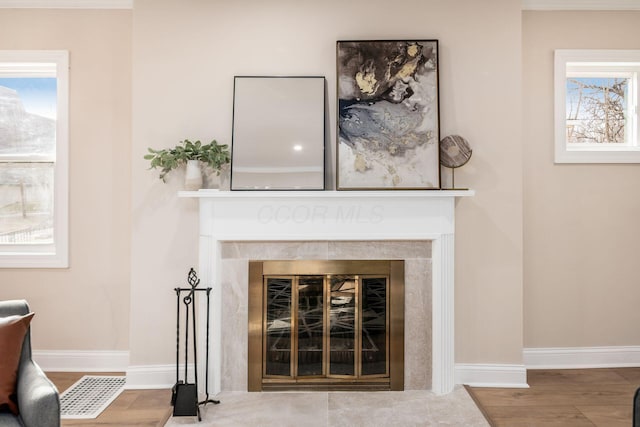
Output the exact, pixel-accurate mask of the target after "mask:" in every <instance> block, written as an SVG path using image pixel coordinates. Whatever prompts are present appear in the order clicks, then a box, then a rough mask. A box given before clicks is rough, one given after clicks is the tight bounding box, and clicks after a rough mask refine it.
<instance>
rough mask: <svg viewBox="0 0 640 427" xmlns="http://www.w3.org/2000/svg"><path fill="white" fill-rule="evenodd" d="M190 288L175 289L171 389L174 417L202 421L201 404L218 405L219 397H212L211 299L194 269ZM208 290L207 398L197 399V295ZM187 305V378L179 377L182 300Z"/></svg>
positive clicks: (185, 358)
mask: <svg viewBox="0 0 640 427" xmlns="http://www.w3.org/2000/svg"><path fill="white" fill-rule="evenodd" d="M187 283H188V284H189V287H188V288H175V289H174V290H175V292H176V383H175V385H174V386H173V388H172V390H171V406H173V416H174V417H182V416H197V417H198V421H202V417H201V415H200V406H201V405H206V404H207V403H213V404H216V405H217V404H218V403H220V401H219V400H214V399H209V302H210V295H211V288H210V287H209V288H198V285H199V284H200V279H199V278H198V275H197V274H196V272H195V270H194V269H193V268H192V269H190V270H189V274H188V275H187ZM198 292H205V293H206V296H207V335H206V336H207V340H206V341H207V345H206V363H205V393H206V395H205V399H204V400H203V401H200V402H199V401H198V346H197V338H196V337H197V335H196V295H197V293H198ZM183 293H186V295H185V296H183V297H182V304H183V305H184V379H182V380H181V379H180V302H181V298H180V297H181V296H182V295H183ZM189 312H191V332H192V334H193V338H192V342H193V380H194V382H193V383H189V379H188V378H189V377H188V369H187V367H188V364H189V326H190V325H189Z"/></svg>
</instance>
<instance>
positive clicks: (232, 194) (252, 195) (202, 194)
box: [178, 189, 475, 199]
mask: <svg viewBox="0 0 640 427" xmlns="http://www.w3.org/2000/svg"><path fill="white" fill-rule="evenodd" d="M474 195H475V191H474V190H394V191H297V190H296V191H224V190H213V189H202V190H198V191H180V192H178V197H183V198H213V199H269V198H279V199H281V198H290V199H301V198H321V199H341V198H346V199H358V198H381V199H394V198H417V199H420V198H443V197H445V198H448V197H471V196H474Z"/></svg>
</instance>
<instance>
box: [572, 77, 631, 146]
mask: <svg viewBox="0 0 640 427" xmlns="http://www.w3.org/2000/svg"><path fill="white" fill-rule="evenodd" d="M628 90H629V79H627V78H601V77H597V78H568V79H567V116H566V117H567V142H568V143H595V144H608V143H624V142H625V125H626V117H627V99H628Z"/></svg>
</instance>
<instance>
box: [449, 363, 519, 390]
mask: <svg viewBox="0 0 640 427" xmlns="http://www.w3.org/2000/svg"><path fill="white" fill-rule="evenodd" d="M455 378H456V384H465V385H469V386H471V387H500V388H529V385H528V384H527V370H526V368H525V366H524V365H493V364H479V363H477V364H476V363H473V364H469V363H456V366H455Z"/></svg>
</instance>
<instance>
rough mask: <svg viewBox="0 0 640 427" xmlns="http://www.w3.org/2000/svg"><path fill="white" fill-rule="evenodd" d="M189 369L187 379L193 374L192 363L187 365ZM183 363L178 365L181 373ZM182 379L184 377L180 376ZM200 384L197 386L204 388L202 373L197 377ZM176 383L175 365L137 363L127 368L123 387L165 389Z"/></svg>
mask: <svg viewBox="0 0 640 427" xmlns="http://www.w3.org/2000/svg"><path fill="white" fill-rule="evenodd" d="M187 368H188V371H189V375H190V377H189V380H190V381H193V378H191V375H192V374H193V364H192V363H189V365H187ZM183 369H184V365H183V364H181V365H180V367H179V370H180V373H181V375H182V374H183V373H184V371H183ZM180 379H182V380H184V378H180ZM198 382H199V383H200V384H198V387H199V388H200V389H201V390H204V383H205V379H204V375H202V376H201V377H199V381H198ZM175 383H176V365H175V364H173V365H138V366H129V369H127V384H126V385H125V388H126V389H128V390H141V389H165V388H171V387H173V385H174V384H175Z"/></svg>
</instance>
